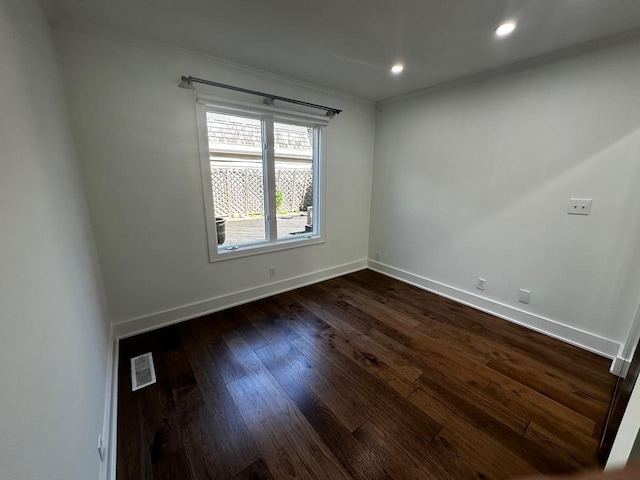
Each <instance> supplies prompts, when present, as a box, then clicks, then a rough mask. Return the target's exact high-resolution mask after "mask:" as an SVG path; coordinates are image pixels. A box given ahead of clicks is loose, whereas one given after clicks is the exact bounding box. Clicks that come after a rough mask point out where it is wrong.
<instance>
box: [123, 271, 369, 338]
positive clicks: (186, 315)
mask: <svg viewBox="0 0 640 480" xmlns="http://www.w3.org/2000/svg"><path fill="white" fill-rule="evenodd" d="M365 268H367V260H359V261H357V262H352V263H347V264H344V265H339V266H336V267H332V268H327V269H325V270H319V271H316V272H312V273H307V274H304V275H299V276H297V277H292V278H288V279H286V280H281V281H279V282H273V283H269V284H267V285H261V286H259V287H254V288H249V289H247V290H242V291H239V292H236V293H231V294H229V295H222V296H219V297H214V298H211V299H209V300H204V301H202V302H196V303H192V304H189V305H183V306H181V307H177V308H172V309H169V310H164V311H161V312H156V313H153V314H151V315H145V316H142V317H138V318H134V319H131V320H125V321H123V322H118V323H115V324H114V327H115V338H116V339H121V338H126V337H130V336H133V335H138V334H140V333H144V332H148V331H151V330H155V329H157V328H161V327H165V326H167V325H172V324H174V323H179V322H183V321H185V320H190V319H192V318H197V317H200V316H202V315H207V314H209V313H213V312H217V311H220V310H224V309H226V308H231V307H235V306H237V305H242V304H244V303H249V302H253V301H254V300H259V299H261V298H265V297H270V296H271V295H276V294H278V293H283V292H287V291H289V290H294V289H296V288H301V287H304V286H307V285H311V284H313V283H318V282H322V281H324V280H329V279H330V278H334V277H339V276H341V275H346V274H348V273H353V272H357V271H359V270H364V269H365Z"/></svg>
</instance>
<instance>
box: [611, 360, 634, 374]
mask: <svg viewBox="0 0 640 480" xmlns="http://www.w3.org/2000/svg"><path fill="white" fill-rule="evenodd" d="M629 367H631V358H629V359H626V358H623V357H621V356H619V355H618V356H617V357H615V358H614V359H613V361H612V362H611V368H609V372H611V373H612V374H614V375H616V376H618V377H622V378H626V376H627V373H629Z"/></svg>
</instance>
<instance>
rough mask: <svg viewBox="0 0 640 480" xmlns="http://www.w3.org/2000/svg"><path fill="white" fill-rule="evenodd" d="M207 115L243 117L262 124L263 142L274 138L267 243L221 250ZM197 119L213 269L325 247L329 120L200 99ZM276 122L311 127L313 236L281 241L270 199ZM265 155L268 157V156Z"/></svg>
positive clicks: (269, 185) (268, 184) (267, 167)
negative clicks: (232, 261)
mask: <svg viewBox="0 0 640 480" xmlns="http://www.w3.org/2000/svg"><path fill="white" fill-rule="evenodd" d="M207 112H215V113H223V114H225V113H226V114H229V115H234V114H235V115H239V116H243V117H250V118H257V119H259V120H261V122H262V127H263V128H262V132H263V137H271V138H263V171H264V192H265V216H266V226H267V227H266V229H265V234H266V235H265V236H266V237H267V239H266V240H260V241H256V242H246V243H242V244H238V245H237V246H236V248H234V249H224V250H221V249H219V248H218V236H217V228H216V221H215V205H214V203H213V198H214V197H213V185H212V182H211V159H210V152H209V134H208V131H207ZM196 119H197V127H198V144H199V149H200V167H201V177H202V193H203V200H204V211H205V222H206V228H207V244H208V248H209V262H210V263H213V262H219V261H223V260H230V259H234V258H240V257H247V256H251V255H259V254H263V253H269V252H276V251H280V250H286V249H290V248H296V247H306V246H308V245H316V244H319V243H324V241H325V237H324V226H325V201H324V200H325V189H324V185H325V182H324V179H325V175H326V165H325V164H326V160H325V154H326V125H327V124H328V118H327V117H326V116H324V117H323V116H318V115H312V114H308V113H303V112H296V111H291V110H285V109H281V108H277V107H273V106H269V105H256V104H253V103H247V102H240V101H238V102H236V101H231V100H228V99H221V98H218V97H212V96H208V95H202V94H196ZM274 122H282V123H293V124H295V125H303V126H307V127H313V131H314V142H313V149H314V152H313V158H314V161H313V182H314V185H313V207H314V208H313V224H314V232H313V233H309V234H305V235H300V236H294V237H292V238H277V233H276V232H277V215H276V214H277V212H276V205H275V203H274V201H273V199H272V198H271V197H272V195H271V194H270V193H269V192H273V197H274V198H275V152H274V140H273V128H272V127H273V123H274ZM269 124H271V128H268V125H269ZM265 127H267V128H265ZM267 147H270V148H267ZM265 150H266V152H264V151H265Z"/></svg>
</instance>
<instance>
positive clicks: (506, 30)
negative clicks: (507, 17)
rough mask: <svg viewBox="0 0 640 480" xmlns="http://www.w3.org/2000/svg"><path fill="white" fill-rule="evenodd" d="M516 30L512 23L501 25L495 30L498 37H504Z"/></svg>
mask: <svg viewBox="0 0 640 480" xmlns="http://www.w3.org/2000/svg"><path fill="white" fill-rule="evenodd" d="M515 29H516V24H515V23H513V22H508V23H503V24H502V25H500V26H499V27H498V28H496V35H497V36H498V37H506V36H507V35H509V34H510V33H511V32H513V31H514V30H515Z"/></svg>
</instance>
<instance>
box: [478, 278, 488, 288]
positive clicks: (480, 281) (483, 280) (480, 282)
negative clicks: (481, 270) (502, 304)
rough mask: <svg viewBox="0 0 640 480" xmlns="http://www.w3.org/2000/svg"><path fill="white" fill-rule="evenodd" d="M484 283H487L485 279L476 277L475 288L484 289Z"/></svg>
mask: <svg viewBox="0 0 640 480" xmlns="http://www.w3.org/2000/svg"><path fill="white" fill-rule="evenodd" d="M485 283H487V280H485V279H484V278H478V281H477V282H476V288H477V289H478V290H484V285H485Z"/></svg>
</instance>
